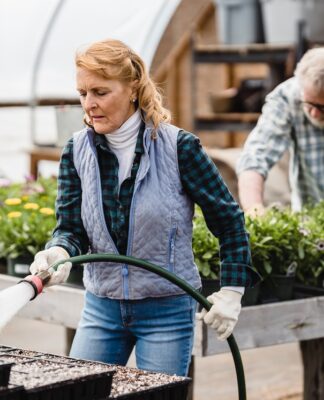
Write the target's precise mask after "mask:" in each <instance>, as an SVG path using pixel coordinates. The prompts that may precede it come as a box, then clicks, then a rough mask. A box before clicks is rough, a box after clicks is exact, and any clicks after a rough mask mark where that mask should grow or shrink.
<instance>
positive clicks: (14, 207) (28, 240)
mask: <svg viewBox="0 0 324 400" xmlns="http://www.w3.org/2000/svg"><path fill="white" fill-rule="evenodd" d="M56 185H57V184H56V178H40V179H38V180H37V181H30V180H28V181H26V182H24V183H20V184H18V183H14V184H8V185H6V186H5V187H4V186H2V187H0V257H8V256H10V257H13V258H15V257H17V256H20V255H25V254H26V253H30V254H31V255H34V254H36V253H37V252H38V251H39V250H42V249H43V248H44V246H45V243H46V242H47V241H48V240H49V238H50V237H51V233H52V231H53V229H54V227H55V223H56V222H55V215H54V203H55V198H56Z"/></svg>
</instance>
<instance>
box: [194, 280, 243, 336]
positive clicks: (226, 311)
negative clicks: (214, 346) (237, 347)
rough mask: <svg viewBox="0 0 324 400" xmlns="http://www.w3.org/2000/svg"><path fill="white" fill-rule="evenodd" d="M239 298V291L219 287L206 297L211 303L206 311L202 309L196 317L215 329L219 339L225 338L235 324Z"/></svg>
mask: <svg viewBox="0 0 324 400" xmlns="http://www.w3.org/2000/svg"><path fill="white" fill-rule="evenodd" d="M241 298H242V294H241V293H239V292H237V291H234V290H228V289H223V288H221V289H220V291H219V292H215V293H213V294H212V295H210V296H208V297H207V300H208V301H209V302H210V303H211V304H213V305H212V307H211V309H210V310H209V311H208V312H207V310H205V309H203V310H202V311H201V312H200V313H199V314H197V317H198V319H203V320H204V322H205V323H206V324H207V325H210V326H211V327H212V328H214V329H215V330H216V334H217V337H218V339H219V340H225V339H227V338H228V337H229V336H230V334H231V333H232V332H233V329H234V327H235V325H236V322H237V319H238V316H239V314H240V311H241Z"/></svg>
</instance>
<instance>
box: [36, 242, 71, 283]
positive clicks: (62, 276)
mask: <svg viewBox="0 0 324 400" xmlns="http://www.w3.org/2000/svg"><path fill="white" fill-rule="evenodd" d="M69 257H70V255H69V253H68V252H67V251H66V250H65V249H63V247H59V246H54V247H50V248H49V249H47V250H42V251H39V252H38V253H36V255H35V258H34V261H33V263H32V264H31V266H30V267H29V270H30V272H31V273H32V274H33V275H34V274H36V273H37V272H40V271H43V270H48V272H50V273H51V278H50V280H49V281H48V282H47V283H46V286H53V285H57V284H59V283H64V282H66V280H67V278H68V277H69V274H70V271H71V268H72V263H70V262H66V263H64V264H60V265H59V266H58V267H57V270H56V271H54V270H53V269H51V268H50V269H49V267H50V266H51V265H52V264H54V263H56V262H57V261H60V260H64V259H66V258H69Z"/></svg>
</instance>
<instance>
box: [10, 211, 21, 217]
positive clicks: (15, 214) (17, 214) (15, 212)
mask: <svg viewBox="0 0 324 400" xmlns="http://www.w3.org/2000/svg"><path fill="white" fill-rule="evenodd" d="M7 216H8V218H19V217H21V212H20V211H11V212H10V213H8V214H7Z"/></svg>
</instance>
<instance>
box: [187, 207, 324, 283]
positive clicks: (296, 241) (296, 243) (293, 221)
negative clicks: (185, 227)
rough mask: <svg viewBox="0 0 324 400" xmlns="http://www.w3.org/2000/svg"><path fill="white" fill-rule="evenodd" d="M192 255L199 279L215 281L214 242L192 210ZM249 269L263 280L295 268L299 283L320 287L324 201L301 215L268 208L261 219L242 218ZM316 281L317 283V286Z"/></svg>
mask: <svg viewBox="0 0 324 400" xmlns="http://www.w3.org/2000/svg"><path fill="white" fill-rule="evenodd" d="M193 224H194V225H193V226H194V230H193V252H194V257H195V262H196V264H197V266H198V269H199V272H200V275H201V276H202V277H208V278H219V271H220V260H219V243H218V240H217V239H216V238H215V237H214V236H213V235H212V233H211V232H210V231H209V230H208V228H207V226H206V223H205V221H204V217H203V214H202V212H201V210H200V209H199V208H198V207H196V209H195V217H194V221H193ZM246 229H247V231H248V232H249V235H250V245H251V254H252V263H253V267H254V268H255V269H256V270H257V271H258V272H259V273H260V274H261V275H262V277H263V278H264V279H265V278H267V277H268V276H271V275H274V274H280V275H286V274H287V273H289V272H291V270H292V269H293V267H294V268H296V276H297V280H298V281H299V282H302V283H305V284H309V285H318V284H320V285H322V283H321V280H322V281H323V280H324V257H323V255H324V201H322V202H320V203H318V204H317V205H315V206H307V207H305V208H304V209H303V210H302V211H301V212H293V211H291V209H290V208H288V207H286V208H278V207H272V208H270V209H268V210H267V211H266V213H265V215H263V216H262V217H257V218H251V217H249V216H247V217H246ZM319 281H320V282H319Z"/></svg>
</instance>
